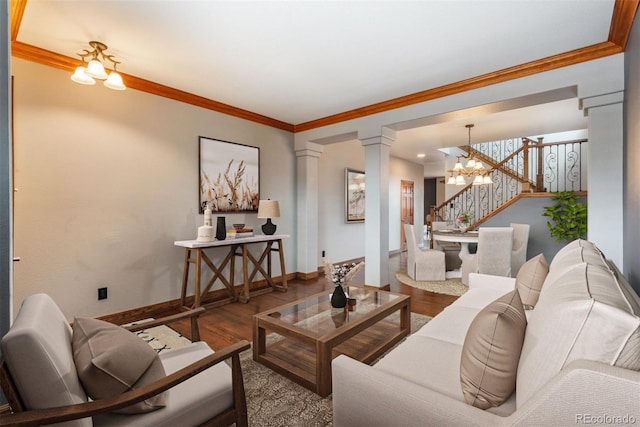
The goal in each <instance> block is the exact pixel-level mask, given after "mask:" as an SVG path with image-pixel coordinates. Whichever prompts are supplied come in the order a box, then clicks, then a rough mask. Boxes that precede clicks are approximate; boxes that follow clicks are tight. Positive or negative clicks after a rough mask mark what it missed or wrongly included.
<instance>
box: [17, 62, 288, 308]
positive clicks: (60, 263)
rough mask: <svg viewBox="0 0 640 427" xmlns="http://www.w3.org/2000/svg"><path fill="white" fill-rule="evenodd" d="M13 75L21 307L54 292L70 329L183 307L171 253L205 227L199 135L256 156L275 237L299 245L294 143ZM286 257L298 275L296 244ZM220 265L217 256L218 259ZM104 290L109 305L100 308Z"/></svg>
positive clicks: (191, 111)
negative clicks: (79, 322)
mask: <svg viewBox="0 0 640 427" xmlns="http://www.w3.org/2000/svg"><path fill="white" fill-rule="evenodd" d="M12 73H13V75H14V76H15V86H14V88H15V98H14V114H15V120H14V130H15V186H16V187H17V188H18V189H19V192H18V193H16V197H15V254H16V256H20V257H21V258H22V261H21V262H20V263H18V264H17V265H16V268H15V278H14V280H15V286H14V288H15V294H14V300H13V303H14V308H17V307H19V305H20V304H21V302H22V300H23V299H24V298H25V297H26V296H28V295H30V294H32V293H36V292H46V293H49V294H50V295H51V296H52V297H53V298H54V299H55V300H56V302H57V303H58V304H59V305H60V306H61V308H62V309H63V311H64V312H65V314H66V315H67V316H68V317H69V318H70V319H71V318H72V316H96V315H101V314H106V313H112V312H117V311H121V310H125V309H130V308H134V307H139V306H144V305H149V304H153V303H158V302H161V301H166V300H170V299H174V298H178V297H179V292H180V285H181V279H182V270H183V268H182V267H183V266H182V263H183V258H184V249H183V248H178V247H175V246H174V245H173V242H174V241H175V240H186V239H194V238H195V237H196V232H197V227H198V226H199V225H202V222H203V217H202V215H199V214H198V136H208V137H212V138H219V139H223V140H228V141H233V142H238V143H242V144H246V145H253V146H257V147H260V167H261V170H260V175H261V182H260V193H261V196H262V197H264V198H266V197H270V198H272V199H277V200H279V201H280V211H281V215H282V217H281V218H279V219H277V220H274V222H275V223H276V224H277V225H278V233H286V234H293V231H294V230H295V154H294V150H293V137H292V135H291V134H290V133H288V132H285V131H281V130H277V129H273V128H271V127H268V126H263V125H259V124H256V123H253V122H248V121H246V120H242V119H238V118H234V117H231V116H227V115H223V114H219V113H215V112H212V111H209V110H205V109H201V108H198V107H194V106H190V105H187V104H183V103H180V102H175V101H171V100H169V99H165V98H161V97H157V96H153V95H149V94H146V93H143V92H139V91H135V90H127V91H125V92H116V91H112V90H109V89H107V88H105V87H104V86H102V85H99V84H98V85H96V86H89V87H87V86H81V85H78V84H75V83H73V82H72V81H71V80H70V79H69V73H67V72H64V71H60V70H56V69H53V68H50V67H45V66H43V65H38V64H35V63H32V62H27V61H22V60H18V59H14V60H13V63H12ZM226 217H227V224H231V223H234V222H243V223H246V224H247V225H248V226H253V227H259V225H260V224H261V223H262V220H260V221H258V220H257V218H256V214H255V213H252V214H231V215H226ZM214 222H215V219H214ZM284 248H285V255H286V266H287V267H288V268H289V271H290V272H291V271H295V265H296V262H295V261H296V260H295V256H296V255H295V254H296V247H295V244H294V240H293V239H288V240H286V241H285V243H284ZM256 249H257V248H254V250H256ZM224 254H225V252H223V250H221V249H215V250H211V251H210V257H212V258H213V259H216V258H220V257H222V256H223V255H224ZM238 264H240V263H238ZM276 264H277V263H274V265H273V267H274V272H275V274H276V275H279V274H280V269H279V265H276ZM238 268H240V266H239V267H238ZM192 270H193V267H192ZM193 274H194V273H193V272H192V273H191V276H192V277H193ZM237 277H241V276H239V275H238V276H237ZM237 280H239V279H237ZM205 283H206V282H205ZM103 286H107V287H108V290H109V298H108V299H107V300H102V301H98V300H97V288H99V287H103ZM219 287H221V284H219V283H218V284H216V286H215V288H219Z"/></svg>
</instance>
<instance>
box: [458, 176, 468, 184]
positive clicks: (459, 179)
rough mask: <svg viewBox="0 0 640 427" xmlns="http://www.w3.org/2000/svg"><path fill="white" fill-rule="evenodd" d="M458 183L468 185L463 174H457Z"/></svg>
mask: <svg viewBox="0 0 640 427" xmlns="http://www.w3.org/2000/svg"><path fill="white" fill-rule="evenodd" d="M456 185H466V182H465V180H464V177H463V176H462V175H458V176H456Z"/></svg>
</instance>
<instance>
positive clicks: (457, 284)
mask: <svg viewBox="0 0 640 427" xmlns="http://www.w3.org/2000/svg"><path fill="white" fill-rule="evenodd" d="M396 279H397V280H398V282H400V283H404V284H405V285H409V286H413V287H414V288H418V289H422V290H424V291H429V292H434V293H436V294H446V295H453V296H458V297H459V296H460V295H463V294H464V293H465V292H467V291H468V290H469V287H468V286H467V285H464V284H463V283H462V280H461V279H459V278H452V279H447V280H434V281H426V280H413V279H412V278H411V277H409V276H408V275H407V273H406V272H404V271H398V272H397V273H396Z"/></svg>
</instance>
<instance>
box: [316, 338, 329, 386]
mask: <svg viewBox="0 0 640 427" xmlns="http://www.w3.org/2000/svg"><path fill="white" fill-rule="evenodd" d="M332 352H333V349H332V348H331V347H330V346H329V344H328V343H327V342H322V341H321V340H318V341H316V393H317V394H319V395H320V396H322V397H326V396H328V395H329V394H330V393H331V360H332V358H331V356H332V354H331V353H332Z"/></svg>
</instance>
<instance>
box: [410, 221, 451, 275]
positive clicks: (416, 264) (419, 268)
mask: <svg viewBox="0 0 640 427" xmlns="http://www.w3.org/2000/svg"><path fill="white" fill-rule="evenodd" d="M404 235H405V236H406V239H407V274H408V275H409V277H411V278H412V279H413V280H445V279H446V277H445V262H444V257H445V255H444V252H442V251H438V250H434V249H428V248H425V249H421V248H420V247H418V244H417V243H416V235H415V231H414V229H413V224H405V225H404Z"/></svg>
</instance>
